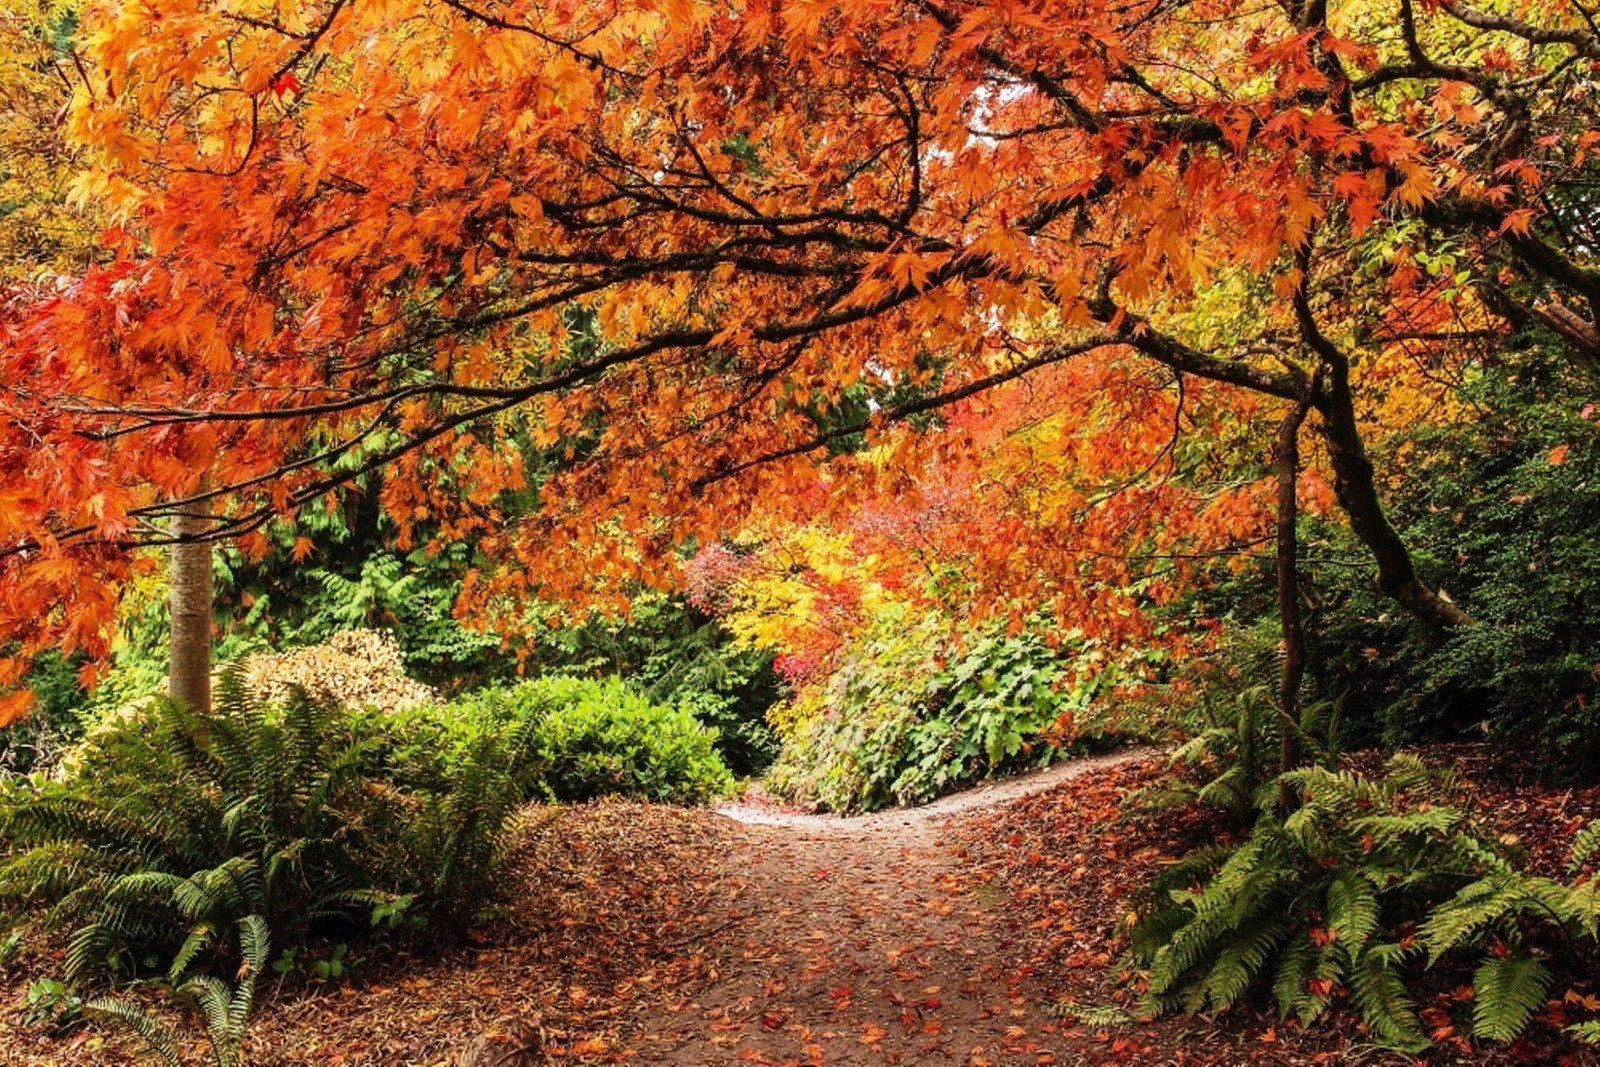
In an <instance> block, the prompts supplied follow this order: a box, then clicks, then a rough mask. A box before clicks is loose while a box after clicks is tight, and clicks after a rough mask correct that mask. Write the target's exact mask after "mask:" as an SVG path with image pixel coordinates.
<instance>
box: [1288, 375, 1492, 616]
mask: <svg viewBox="0 0 1600 1067" xmlns="http://www.w3.org/2000/svg"><path fill="white" fill-rule="evenodd" d="M1314 402H1315V404H1316V408H1317V411H1318V413H1319V414H1320V415H1321V416H1322V439H1323V441H1324V442H1325V443H1326V444H1327V446H1328V462H1329V463H1330V464H1331V465H1332V467H1333V476H1334V482H1333V488H1334V493H1335V494H1336V495H1337V496H1338V498H1339V504H1340V506H1341V507H1343V508H1344V511H1345V514H1346V515H1348V516H1349V517H1350V528H1351V529H1352V530H1354V531H1355V535H1356V536H1357V537H1359V538H1360V539H1361V543H1362V544H1364V545H1366V546H1367V548H1368V550H1369V551H1371V553H1372V557H1373V559H1374V561H1375V562H1376V563H1377V564H1378V588H1379V589H1381V590H1382V591H1383V592H1384V594H1385V595H1387V596H1390V597H1392V598H1394V600H1395V601H1396V602H1398V603H1399V604H1400V606H1401V607H1403V608H1405V609H1406V610H1407V611H1409V612H1410V613H1411V614H1412V615H1414V616H1416V618H1418V619H1419V620H1421V622H1422V623H1423V624H1424V625H1425V626H1427V627H1428V628H1429V629H1431V630H1434V631H1435V632H1439V631H1443V630H1448V629H1453V628H1454V627H1457V626H1465V625H1468V624H1470V623H1471V622H1472V616H1470V615H1468V614H1467V613H1466V612H1465V611H1462V610H1461V609H1460V608H1459V607H1457V606H1456V604H1455V602H1454V601H1452V600H1451V599H1450V598H1449V597H1447V596H1445V595H1444V594H1443V593H1440V592H1437V591H1435V590H1434V589H1432V588H1430V587H1429V586H1428V585H1427V583H1426V582H1424V581H1423V580H1422V578H1421V577H1420V576H1419V575H1418V574H1417V568H1416V565H1415V564H1413V563H1412V561H1411V553H1410V552H1409V551H1408V550H1407V549H1406V545H1405V542H1404V541H1402V540H1401V539H1400V535H1399V534H1398V533H1396V532H1395V528H1394V527H1393V526H1391V525H1389V520H1388V518H1387V517H1386V516H1385V515H1384V513H1383V503H1382V502H1381V501H1380V500H1379V499H1378V487H1377V483H1376V481H1375V478H1374V474H1373V470H1372V460H1370V459H1368V458H1367V450H1366V448H1365V447H1364V446H1363V445H1362V443H1361V431H1360V428H1359V427H1358V426H1357V424H1356V414H1355V404H1354V402H1353V401H1352V399H1351V396H1350V371H1349V367H1348V365H1347V364H1345V363H1344V361H1343V360H1339V361H1337V362H1328V361H1325V362H1324V364H1323V372H1322V373H1321V374H1320V375H1319V376H1318V386H1317V390H1316V398H1315V401H1314Z"/></svg>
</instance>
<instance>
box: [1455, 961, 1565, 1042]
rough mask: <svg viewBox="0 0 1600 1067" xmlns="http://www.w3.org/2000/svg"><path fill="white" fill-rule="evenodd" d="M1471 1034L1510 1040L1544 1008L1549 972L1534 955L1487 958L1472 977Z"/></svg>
mask: <svg viewBox="0 0 1600 1067" xmlns="http://www.w3.org/2000/svg"><path fill="white" fill-rule="evenodd" d="M1472 987H1473V989H1474V991H1475V995H1474V997H1473V1001H1472V1032H1473V1033H1474V1034H1475V1035H1476V1036H1478V1037H1482V1038H1486V1039H1488V1040H1490V1041H1511V1040H1513V1039H1515V1038H1516V1037H1517V1036H1518V1035H1519V1034H1521V1033H1522V1031H1523V1030H1525V1029H1526V1028H1527V1026H1528V1022H1529V1020H1531V1019H1532V1018H1533V1016H1534V1013H1535V1012H1537V1011H1538V1010H1539V1009H1540V1008H1541V1007H1543V1006H1544V998H1545V993H1546V991H1548V990H1549V988H1550V970H1549V968H1547V967H1546V966H1545V965H1544V964H1543V963H1542V962H1540V960H1539V959H1538V958H1537V957H1534V956H1506V957H1500V956H1490V957H1489V958H1488V959H1486V960H1484V961H1483V965H1482V966H1480V967H1479V968H1478V970H1477V972H1476V973H1475V974H1474V975H1473V976H1472Z"/></svg>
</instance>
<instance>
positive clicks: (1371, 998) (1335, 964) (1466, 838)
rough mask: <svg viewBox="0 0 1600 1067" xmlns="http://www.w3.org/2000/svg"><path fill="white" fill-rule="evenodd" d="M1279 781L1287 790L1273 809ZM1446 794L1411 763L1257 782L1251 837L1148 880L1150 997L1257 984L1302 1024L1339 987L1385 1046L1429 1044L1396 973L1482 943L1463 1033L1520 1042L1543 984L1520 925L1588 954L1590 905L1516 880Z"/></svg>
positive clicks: (1192, 1006) (1237, 992) (1225, 1001)
mask: <svg viewBox="0 0 1600 1067" xmlns="http://www.w3.org/2000/svg"><path fill="white" fill-rule="evenodd" d="M1280 786H1287V787H1288V788H1289V789H1290V790H1291V791H1292V794H1293V795H1294V796H1295V797H1297V798H1298V799H1299V806H1298V807H1296V808H1295V810H1294V811H1293V812H1292V813H1291V814H1289V815H1288V816H1287V817H1281V818H1280V817H1279V816H1278V815H1277V814H1276V813H1275V806H1276V798H1277V795H1278V789H1279V787H1280ZM1450 792H1451V783H1450V781H1449V778H1448V776H1446V775H1444V774H1442V773H1441V772H1437V771H1430V770H1428V769H1427V768H1425V767H1423V766H1422V765H1421V764H1420V763H1418V762H1417V761H1415V760H1413V759H1410V758H1406V757H1397V758H1396V759H1394V760H1392V761H1391V763H1390V765H1389V768H1388V772H1387V773H1386V774H1385V776H1384V777H1382V778H1380V779H1376V780H1370V779H1367V778H1363V777H1361V776H1359V775H1356V774H1354V773H1351V772H1348V771H1334V770H1329V769H1326V768H1321V767H1307V768H1302V769H1299V770H1295V771H1292V772H1290V773H1288V774H1285V775H1283V776H1281V778H1280V779H1279V780H1278V781H1277V782H1272V783H1268V784H1267V785H1266V786H1264V787H1263V788H1262V789H1261V790H1259V791H1258V793H1257V798H1256V799H1257V809H1258V811H1259V812H1260V817H1259V819H1258V821H1257V822H1256V824H1255V826H1254V828H1253V829H1252V831H1251V833H1250V835H1249V836H1248V838H1246V839H1245V840H1244V841H1243V842H1241V843H1240V844H1238V845H1237V846H1231V847H1226V848H1220V849H1209V850H1204V851H1201V852H1198V853H1196V854H1194V855H1192V856H1190V857H1189V858H1187V859H1186V860H1184V861H1182V862H1180V863H1178V864H1176V865H1174V866H1173V867H1171V868H1169V869H1168V870H1166V871H1164V872H1163V873H1162V875H1161V877H1160V878H1159V879H1158V880H1157V882H1156V883H1155V885H1154V886H1153V887H1152V891H1151V899H1150V900H1149V901H1148V902H1147V906H1146V907H1145V908H1143V909H1141V911H1140V914H1139V918H1138V920H1137V922H1136V924H1135V925H1134V928H1133V930H1132V938H1131V954H1132V957H1133V959H1134V961H1135V962H1136V963H1137V964H1138V965H1140V966H1142V967H1145V968H1148V986H1147V992H1146V994H1145V997H1146V1006H1147V1007H1148V1008H1150V1009H1151V1010H1153V1011H1157V1012H1161V1011H1172V1010H1183V1011H1190V1012H1193V1011H1200V1010H1204V1009H1208V1008H1209V1009H1215V1010H1221V1009H1226V1008H1227V1007H1229V1006H1231V1005H1232V1004H1234V1003H1236V1002H1237V1001H1239V1000H1240V999H1241V998H1242V997H1244V996H1245V995H1246V994H1247V993H1249V992H1250V991H1251V990H1252V989H1254V988H1256V986H1257V984H1258V983H1260V984H1266V985H1269V986H1270V988H1271V990H1272V994H1273V996H1274V998H1275V999H1276V1001H1277V1004H1278V1009H1279V1011H1280V1013H1281V1014H1282V1015H1284V1016H1288V1015H1290V1014H1293V1015H1296V1016H1298V1017H1299V1018H1300V1019H1301V1020H1302V1021H1305V1022H1309V1021H1311V1020H1313V1019H1315V1018H1317V1017H1318V1016H1320V1015H1321V1014H1322V1013H1323V1012H1324V1011H1326V1010H1327V1008H1328V1007H1329V1005H1330V1004H1331V1003H1332V1002H1333V1000H1334V998H1335V997H1336V996H1337V995H1339V993H1340V992H1341V991H1345V992H1347V993H1348V996H1349V1001H1350V1004H1351V1006H1352V1007H1353V1008H1355V1010H1356V1011H1358V1012H1359V1013H1360V1015H1361V1016H1362V1019H1363V1020H1364V1021H1365V1023H1366V1025H1367V1026H1368V1027H1369V1029H1370V1030H1371V1032H1372V1033H1373V1034H1374V1035H1375V1037H1376V1038H1377V1039H1378V1040H1379V1041H1380V1042H1381V1043H1382V1044H1384V1045H1386V1046H1389V1047H1392V1048H1396V1049H1401V1050H1405V1051H1418V1050H1420V1049H1422V1048H1425V1047H1426V1046H1427V1045H1428V1043H1429V1042H1428V1040H1427V1037H1426V1036H1425V1034H1424V1032H1423V1029H1422V1026H1421V1024H1420V1022H1419V1020H1418V1018H1417V1015H1416V1013H1415V1011H1414V1009H1413V1008H1412V1006H1411V1001H1410V997H1409V995H1408V993H1407V968H1408V967H1409V966H1411V965H1413V964H1419V963H1420V962H1421V961H1422V960H1423V959H1424V958H1425V959H1426V963H1427V965H1428V966H1432V965H1434V964H1435V963H1437V962H1438V961H1439V960H1440V959H1441V958H1442V957H1444V956H1446V955H1447V954H1459V953H1463V952H1466V953H1472V952H1477V953H1481V954H1482V962H1481V963H1480V965H1479V967H1478V969H1477V973H1476V975H1475V980H1474V984H1475V987H1476V997H1475V1001H1474V1008H1473V1031H1474V1033H1475V1034H1476V1035H1477V1036H1479V1037H1481V1038H1484V1039H1487V1040H1495V1041H1509V1040H1512V1039H1514V1038H1515V1037H1516V1036H1517V1035H1519V1034H1520V1033H1521V1032H1522V1031H1523V1030H1524V1029H1525V1028H1526V1026H1527V1025H1528V1023H1529V1021H1530V1020H1531V1019H1532V1017H1533V1014H1534V1013H1535V1012H1536V1011H1537V1010H1538V1008H1539V1007H1540V1006H1541V1005H1543V1003H1544V1000H1545V995H1546V993H1547V991H1548V986H1549V983H1550V971H1549V969H1548V968H1547V967H1546V965H1545V964H1544V962H1543V961H1542V960H1541V959H1540V958H1539V955H1538V953H1537V951H1536V950H1535V949H1534V948H1533V947H1532V946H1531V945H1530V943H1529V940H1528V938H1527V936H1526V931H1527V930H1529V929H1531V928H1535V927H1537V926H1539V925H1546V926H1548V925H1554V926H1557V927H1559V928H1560V930H1561V932H1562V933H1563V934H1564V935H1565V938H1564V940H1566V941H1567V942H1568V943H1571V944H1576V943H1578V942H1579V941H1582V942H1585V943H1587V944H1588V945H1590V946H1591V948H1592V946H1593V945H1594V944H1595V942H1596V940H1597V933H1600V897H1597V895H1596V888H1595V887H1594V886H1593V885H1592V884H1591V883H1589V882H1588V881H1587V880H1584V879H1579V880H1578V881H1577V882H1575V883H1573V884H1570V885H1569V884H1565V883H1561V882H1557V881H1554V880H1551V879H1547V878H1535V877H1528V876H1525V875H1523V874H1521V873H1520V872H1519V871H1518V870H1517V869H1516V868H1515V867H1514V866H1513V865H1512V863H1511V862H1510V861H1509V859H1508V858H1507V857H1506V856H1505V855H1504V854H1503V852H1502V850H1501V848H1500V847H1499V845H1498V844H1497V843H1496V842H1495V841H1494V840H1493V839H1492V838H1491V837H1489V836H1488V835H1486V834H1485V833H1483V832H1481V831H1480V830H1478V829H1477V827H1476V826H1475V825H1474V823H1473V822H1472V821H1471V820H1470V819H1469V818H1468V816H1467V815H1466V814H1465V813H1464V812H1463V811H1461V810H1460V809H1458V808H1457V807H1455V806H1452V805H1451V804H1450V803H1449V800H1450ZM1581 847H1582V842H1580V848H1581ZM1580 854H1581V853H1580ZM1579 862H1581V861H1579Z"/></svg>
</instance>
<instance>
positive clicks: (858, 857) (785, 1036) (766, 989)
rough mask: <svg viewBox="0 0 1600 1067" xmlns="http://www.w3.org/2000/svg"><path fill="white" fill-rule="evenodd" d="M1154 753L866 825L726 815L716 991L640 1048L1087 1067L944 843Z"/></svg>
mask: <svg viewBox="0 0 1600 1067" xmlns="http://www.w3.org/2000/svg"><path fill="white" fill-rule="evenodd" d="M1152 754H1153V752H1152V750H1149V749H1141V750H1136V751H1129V752H1120V753H1114V754H1111V755H1106V756H1099V757H1094V758H1090V759H1082V760H1075V761H1071V762H1067V763H1062V764H1058V765H1057V766H1055V767H1051V768H1048V769H1046V770H1043V771H1040V772H1036V773H1033V774H1029V775H1025V776H1022V777H1019V778H1015V779H1010V780H1007V781H1002V782H996V783H993V784H989V785H985V786H982V787H980V788H977V789H973V790H969V791H967V792H963V793H959V794H955V795H953V796H950V797H947V798H945V799H943V800H941V801H938V802H937V803H934V804H930V805H927V806H925V807H921V808H914V809H899V810H893V811H889V812H882V813H878V814H874V815H869V816H859V817H851V818H841V817H839V816H829V815H802V814H792V813H786V812H782V811H776V810H772V809H769V808H764V807H760V806H753V805H745V804H727V805H723V806H722V807H720V808H719V809H718V811H719V813H720V814H721V815H723V816H725V817H727V818H729V819H732V820H735V821H737V822H739V823H741V824H743V829H742V832H737V833H735V834H734V836H733V841H732V849H731V851H730V853H729V854H728V855H727V857H726V867H725V871H726V877H727V878H728V879H729V880H730V882H732V883H733V885H732V886H731V888H733V889H734V893H733V896H732V897H731V898H730V899H728V900H727V902H726V908H727V910H726V912H725V913H724V917H722V918H721V919H720V921H719V922H718V923H717V924H716V925H715V926H714V927H712V928H711V929H713V930H714V931H715V936H708V937H707V938H706V940H705V942H704V952H705V954H706V956H707V962H708V964H709V967H708V970H707V977H708V978H709V981H708V982H707V983H706V984H705V985H703V986H700V987H699V988H697V989H694V990H687V989H686V990H684V991H683V994H682V999H680V1000H679V1001H678V1002H677V1003H676V1004H674V1005H673V1006H671V1007H670V1008H669V1015H670V1018H669V1019H657V1020H655V1023H656V1025H655V1027H652V1029H653V1030H655V1032H654V1033H652V1034H650V1035H639V1036H640V1037H642V1038H644V1040H641V1041H640V1043H639V1046H638V1055H639V1058H640V1060H641V1061H642V1062H646V1063H662V1064H684V1065H688V1064H727V1063H745V1062H748V1063H764V1064H829V1065H831V1064H885V1063H888V1064H895V1063H905V1064H924V1063H933V1064H939V1063H957V1064H971V1065H974V1067H981V1065H984V1064H1002V1063H1003V1064H1023V1063H1026V1064H1046V1063H1071V1062H1073V1058H1071V1057H1059V1058H1058V1056H1059V1053H1060V1051H1061V1049H1060V1046H1059V1045H1058V1044H1057V1043H1056V1042H1055V1041H1053V1040H1052V1037H1051V1032H1052V1031H1053V1030H1055V1029H1056V1028H1057V1024H1058V1022H1059V1020H1058V1019H1057V1018H1056V1017H1055V1016H1054V1015H1052V1014H1051V1013H1050V1012H1049V1011H1048V1009H1047V1006H1046V1005H1045V1004H1043V1003H1042V998H1041V996H1040V995H1039V992H1038V991H1037V990H1033V989H1031V988H1030V983H1029V981H1028V975H1027V974H1026V973H1025V972H1018V971H1016V970H1015V969H1014V968H1013V966H1012V965H1011V964H1010V963H1009V962H1008V961H1009V960H1010V958H1011V957H1012V953H1011V952H1010V951H1009V949H1010V939H1011V937H1012V936H1013V930H1014V927H1015V926H1016V925H1017V924H1016V922H1015V921H1014V920H1012V919H1010V918H1009V917H1008V916H1007V915H1006V914H1005V911H1006V897H1005V894H1004V893H1002V892H999V891H994V892H985V891H984V889H983V887H982V886H979V888H978V889H977V890H974V889H973V880H972V879H971V878H970V871H969V870H967V867H968V864H966V863H965V862H964V856H963V855H962V853H961V852H960V850H959V846H958V845H956V844H955V842H954V836H953V835H951V834H948V833H947V832H946V831H947V829H948V826H949V823H950V820H951V818H952V817H953V816H957V815H963V814H967V813H971V812H977V811H980V810H984V809H989V808H994V807H997V806H1000V805H1003V804H1006V803H1009V802H1012V801H1015V800H1017V799H1019V798H1021V797H1024V796H1027V795H1030V794H1032V793H1036V792H1039V791H1042V790H1046V789H1051V788H1055V787H1058V786H1061V785H1063V784H1065V783H1067V782H1070V781H1071V780H1072V779H1073V778H1076V777H1078V776H1080V775H1083V774H1087V773H1091V772H1094V771H1097V770H1101V769H1104V768H1107V767H1111V766H1115V765H1117V764H1120V763H1124V762H1129V761H1133V760H1139V759H1146V758H1149V757H1150V756H1151V755H1152ZM710 918H711V917H708V919H710ZM708 933H709V931H708ZM1053 1050H1054V1051H1053Z"/></svg>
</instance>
